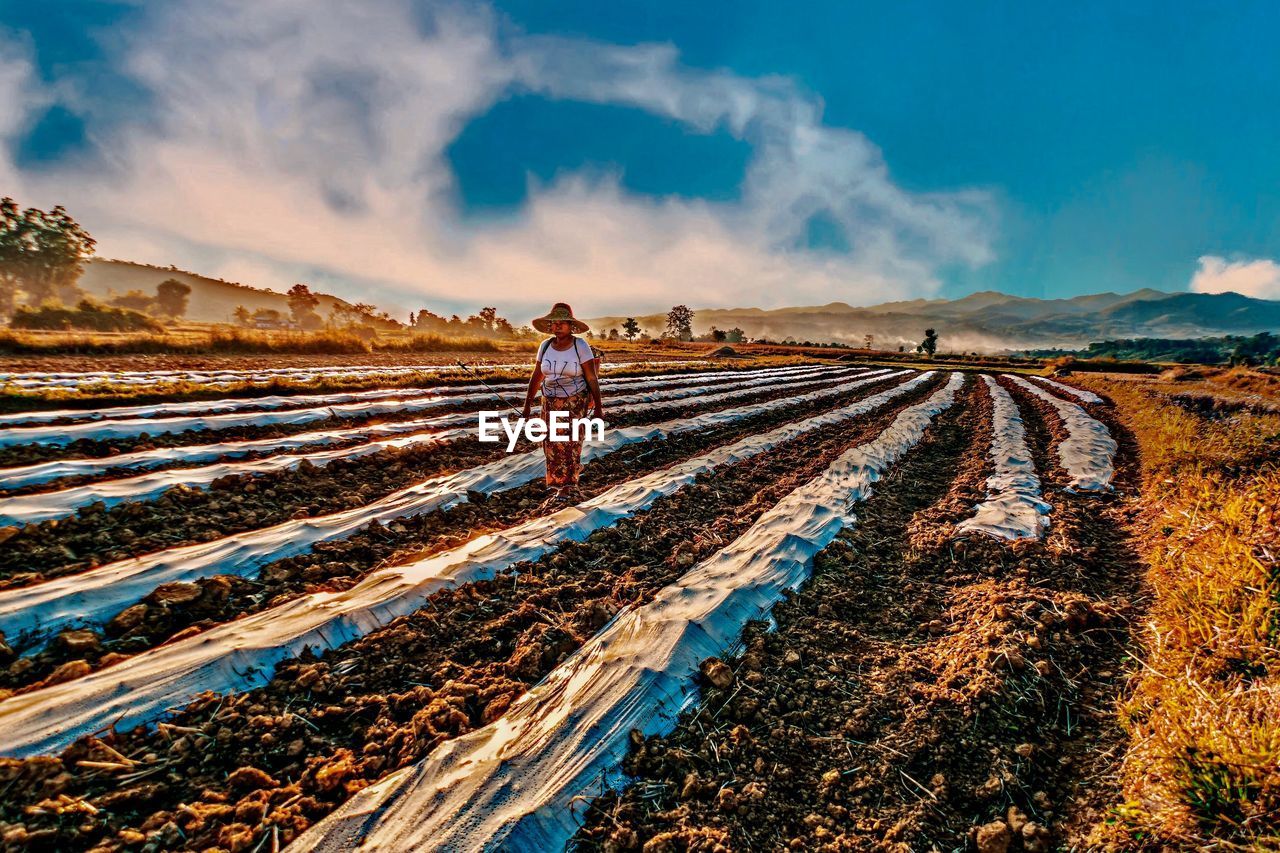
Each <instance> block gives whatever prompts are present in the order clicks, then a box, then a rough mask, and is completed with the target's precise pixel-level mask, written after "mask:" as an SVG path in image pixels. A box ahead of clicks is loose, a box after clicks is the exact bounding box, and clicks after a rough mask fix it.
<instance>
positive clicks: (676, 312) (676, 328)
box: [667, 305, 693, 341]
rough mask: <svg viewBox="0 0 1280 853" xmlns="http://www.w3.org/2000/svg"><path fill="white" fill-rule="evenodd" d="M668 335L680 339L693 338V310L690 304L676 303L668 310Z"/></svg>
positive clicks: (688, 339) (689, 339)
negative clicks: (690, 308)
mask: <svg viewBox="0 0 1280 853" xmlns="http://www.w3.org/2000/svg"><path fill="white" fill-rule="evenodd" d="M667 336H668V337H671V338H675V339H676V340H678V341H691V340H693V312H692V311H690V310H689V306H688V305H676V306H675V307H673V308H672V309H671V310H670V311H668V312H667Z"/></svg>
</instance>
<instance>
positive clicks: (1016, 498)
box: [956, 376, 1053, 539]
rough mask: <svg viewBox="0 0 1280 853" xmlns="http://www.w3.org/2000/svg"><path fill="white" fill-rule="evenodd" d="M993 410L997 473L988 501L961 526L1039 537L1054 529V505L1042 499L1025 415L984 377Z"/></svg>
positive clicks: (1009, 535) (962, 528) (1006, 536)
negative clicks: (1052, 512) (1029, 445)
mask: <svg viewBox="0 0 1280 853" xmlns="http://www.w3.org/2000/svg"><path fill="white" fill-rule="evenodd" d="M982 381H983V382H985V383H986V386H987V392H988V393H989V394H990V395H991V404H992V407H993V409H994V411H993V413H992V422H991V430H992V434H991V461H992V463H993V464H994V466H995V473H993V474H992V475H991V476H990V477H988V478H987V499H986V500H985V501H983V502H982V503H980V504H978V506H977V508H976V511H975V512H974V514H973V516H972V517H971V518H967V519H965V520H964V521H962V522H960V524H958V525H956V529H957V530H958V531H959V532H961V533H970V532H975V533H985V534H987V535H988V536H995V537H997V538H999V539H1039V538H1040V537H1041V536H1043V535H1044V531H1045V530H1046V529H1047V528H1048V527H1049V516H1048V513H1049V512H1050V511H1051V510H1052V509H1053V507H1051V506H1050V505H1049V504H1047V503H1045V502H1044V501H1043V500H1041V499H1040V478H1039V477H1038V476H1037V475H1036V464H1035V460H1034V459H1032V458H1031V451H1030V450H1029V449H1028V448H1027V431H1026V429H1025V428H1024V427H1023V425H1022V414H1021V412H1019V411H1018V404H1017V403H1015V402H1014V401H1013V398H1012V397H1010V396H1009V392H1008V391H1006V390H1004V388H1002V387H1000V385H999V384H998V383H997V382H996V381H995V380H994V379H992V378H991V377H990V376H983V377H982Z"/></svg>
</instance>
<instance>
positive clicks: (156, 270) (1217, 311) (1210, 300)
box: [80, 258, 1280, 352]
mask: <svg viewBox="0 0 1280 853" xmlns="http://www.w3.org/2000/svg"><path fill="white" fill-rule="evenodd" d="M169 278H174V279H177V280H178V281H181V282H184V283H185V284H188V285H190V287H191V295H190V297H189V298H188V307H187V315H186V316H187V319H189V320H195V321H198V322H205V323H228V322H231V321H232V312H234V311H235V309H236V306H238V305H243V306H245V307H246V308H248V309H249V310H250V311H256V310H258V309H260V308H274V309H275V310H277V311H280V312H281V313H282V314H288V312H289V304H288V302H287V300H286V299H285V295H284V294H283V293H277V292H276V291H273V290H265V289H262V288H256V287H250V286H248V285H244V284H238V283H235V282H228V281H223V280H221V279H215V278H209V277H208V276H202V275H198V274H196V273H192V272H186V271H184V270H179V269H176V268H174V267H156V266H149V265H146V264H137V263H131V262H129V261H116V260H105V259H98V258H95V259H93V260H91V261H89V262H87V263H86V265H85V271H84V275H83V276H81V278H80V287H81V288H82V289H83V290H85V291H86V292H87V293H89V294H90V295H92V296H94V297H96V298H98V299H107V298H109V297H110V296H111V295H113V294H116V295H118V294H124V293H126V292H128V291H130V290H141V291H143V292H144V293H148V294H152V293H155V288H156V285H158V284H159V283H160V282H162V281H164V280H165V279H169ZM316 296H317V297H319V299H320V305H319V307H318V309H317V310H318V312H319V314H320V315H321V316H322V317H327V316H328V314H329V312H330V310H331V309H332V308H333V306H334V305H342V306H346V305H348V304H349V303H347V302H346V301H345V300H343V299H340V298H339V297H336V296H333V295H331V294H327V293H319V292H317V293H316ZM635 318H636V321H637V322H638V323H639V324H640V327H641V329H643V330H644V332H645V334H647V335H652V336H657V335H659V334H661V332H662V331H663V330H664V329H665V328H666V323H667V318H666V314H646V315H635ZM513 319H514V318H513ZM625 319H626V318H625V317H621V316H613V317H596V318H594V319H588V320H587V322H588V323H589V324H590V325H591V328H592V329H594V330H595V332H596V333H597V334H601V333H607V332H608V330H609V329H611V328H619V329H620V328H621V327H622V322H623V320H625ZM515 322H516V325H520V322H519V321H518V320H515ZM713 326H714V327H716V328H719V329H724V330H729V329H733V328H735V327H736V328H740V329H742V330H743V332H745V333H746V336H747V337H748V338H767V339H768V340H772V341H785V340H787V339H788V338H790V339H793V340H796V341H814V342H840V343H847V344H852V345H854V346H862V345H863V344H864V342H865V337H866V336H867V335H871V336H872V346H873V347H874V348H876V349H890V350H892V349H897V348H898V347H900V346H901V347H906V348H908V349H910V348H914V347H915V345H916V344H917V343H919V341H920V340H921V339H922V338H923V337H924V330H925V329H926V328H930V327H932V328H934V329H937V331H938V334H939V347H940V349H941V350H942V351H944V352H946V351H951V352H955V351H977V352H998V351H1002V350H1023V349H1048V348H1052V347H1060V348H1063V349H1081V348H1083V347H1086V346H1088V345H1089V344H1090V343H1091V342H1094V341H1104V340H1115V339H1119V338H1143V337H1146V338H1199V337H1208V336H1220V335H1251V334H1256V333H1257V332H1265V331H1273V332H1274V331H1280V301H1274V300H1267V299H1255V298H1253V297H1249V296H1242V295H1240V294H1238V293H1166V292H1162V291H1159V290H1151V289H1144V290H1138V291H1135V292H1133V293H1123V294H1121V293H1095V294H1089V295H1087V296H1075V297H1072V298H1070V299H1035V298H1030V297H1025V296H1010V295H1008V294H1005V293H997V292H995V291H990V290H986V291H980V292H978V293H972V294H970V295H968V296H965V297H963V298H961V299H911V300H906V301H900V302H885V303H883V304H881V305H871V306H867V307H854V306H852V305H849V304H847V303H844V302H830V303H828V304H826V305H816V306H808V307H795V308H774V309H763V308H700V309H695V312H694V323H693V328H694V333H695V334H699V335H701V334H705V333H706V332H708V331H709V330H710V329H711V328H712V327H713Z"/></svg>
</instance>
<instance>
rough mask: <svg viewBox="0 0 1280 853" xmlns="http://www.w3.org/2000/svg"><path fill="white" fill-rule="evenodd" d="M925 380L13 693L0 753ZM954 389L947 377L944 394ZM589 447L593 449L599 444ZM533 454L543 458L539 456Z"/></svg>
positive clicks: (67, 733) (253, 655)
mask: <svg viewBox="0 0 1280 853" xmlns="http://www.w3.org/2000/svg"><path fill="white" fill-rule="evenodd" d="M909 372H911V371H902V373H909ZM930 375H931V374H923V375H919V376H917V377H915V378H913V379H911V380H909V381H907V382H905V383H902V384H901V385H898V386H896V387H893V388H890V389H887V390H885V391H883V392H880V393H878V394H874V395H872V396H869V397H867V398H865V399H863V400H859V401H857V402H854V403H852V404H850V405H847V406H843V407H841V408H839V409H836V410H833V411H831V412H826V413H823V414H820V415H815V416H813V417H810V418H806V419H804V420H801V421H797V422H793V423H790V424H787V425H785V426H782V427H779V428H777V429H774V430H771V431H769V432H766V433H762V434H758V435H752V436H748V437H747V438H744V439H741V440H739V441H736V442H733V443H731V444H728V445H722V446H720V447H717V448H715V449H714V450H711V451H709V452H707V453H704V454H701V455H699V456H696V457H693V458H691V459H688V460H686V461H684V462H681V463H678V464H676V465H673V466H671V467H669V468H664V469H661V470H658V471H654V472H652V473H650V474H646V475H644V476H642V477H638V478H636V479H634V480H629V481H627V482H625V483H622V484H620V485H617V486H615V487H613V488H612V489H609V490H608V491H606V492H604V493H603V494H601V495H599V496H597V497H595V498H593V499H592V500H589V501H586V502H584V503H582V504H580V505H578V506H576V507H570V508H567V509H564V510H561V511H560V512H558V513H555V514H554V515H551V516H547V517H543V518H538V519H534V520H532V521H529V522H526V523H524V524H521V525H517V526H515V527H512V528H508V529H507V530H504V531H500V532H497V533H493V534H489V535H486V536H482V537H479V538H477V539H474V540H472V541H471V542H468V543H466V544H465V545H463V546H461V547H459V548H455V549H452V550H450V551H445V552H442V553H439V554H435V555H432V556H430V557H427V558H425V559H423V560H419V561H416V562H413V563H408V564H404V565H399V566H390V567H387V568H384V569H380V570H378V571H376V572H373V573H372V574H370V575H369V576H368V577H366V578H365V579H364V580H362V581H361V582H360V583H358V584H357V585H356V586H354V587H352V588H351V589H349V590H346V591H344V592H338V593H321V594H314V595H309V596H305V597H302V598H300V599H296V600H294V601H292V602H288V603H286V604H283V605H280V606H278V607H274V608H271V609H270V610H267V611H264V612H262V613H257V614H253V615H250V616H247V617H245V618H243V619H240V620H237V621H235V622H229V623H226V624H223V625H219V626H217V627H215V628H211V629H209V630H208V631H205V632H204V633H202V634H199V635H197V636H194V637H191V638H189V639H186V640H182V641H179V642H176V643H170V644H168V645H165V646H160V647H158V648H155V649H151V650H149V651H146V652H143V653H141V654H139V655H137V656H135V657H133V658H130V659H129V660H126V661H122V662H121V663H119V664H117V665H115V666H113V667H109V668H108V669H104V670H101V671H99V672H95V673H91V674H90V675H87V676H85V677H84V678H81V679H77V680H75V681H71V682H67V683H65V684H59V685H55V686H52V687H47V688H43V689H41V690H36V691H32V692H30V693H25V694H19V695H17V696H14V697H12V698H10V699H8V700H5V701H3V702H0V753H3V754H6V755H18V756H25V755H35V754H39V753H44V752H51V751H55V750H57V749H60V748H62V747H64V746H66V745H68V744H70V743H71V742H73V741H74V740H75V739H76V738H78V737H80V736H82V735H84V734H86V733H88V732H91V731H94V730H97V729H99V728H101V727H102V726H103V725H106V724H110V723H112V722H115V723H116V725H117V726H118V727H120V728H128V727H131V726H133V725H136V724H139V723H143V722H148V721H151V720H154V719H156V718H158V717H160V716H162V715H163V714H164V712H165V710H166V709H168V708H170V707H173V706H174V705H175V704H181V703H182V702H184V701H186V700H187V699H190V698H191V697H194V696H195V695H197V694H199V693H201V692H204V691H208V690H212V691H215V692H227V691H231V690H244V689H248V688H250V687H253V686H255V685H257V684H262V683H264V682H265V681H266V680H267V679H268V678H269V677H270V673H271V672H272V671H273V669H274V667H275V666H276V664H278V663H279V662H280V661H282V660H284V659H286V658H288V657H291V656H294V655H297V654H299V653H301V651H302V650H303V649H304V648H305V647H311V648H333V647H336V646H339V645H341V644H343V643H346V642H349V641H351V640H353V639H355V638H357V637H360V636H363V635H364V634H366V633H368V632H370V631H373V630H376V629H377V628H379V627H381V626H383V625H386V624H387V623H388V622H390V621H391V620H392V619H394V618H396V617H397V616H400V615H403V614H406V613H410V612H413V611H414V610H416V609H417V608H418V607H419V606H420V605H421V602H422V601H423V599H424V598H426V597H427V596H429V595H431V594H432V593H433V592H435V591H436V590H438V589H440V588H441V587H443V586H445V585H448V584H458V583H466V582H468V581H474V580H479V579H482V578H488V577H492V576H493V575H494V574H495V573H497V572H499V571H501V570H503V569H505V568H507V567H509V566H511V565H513V564H515V563H518V562H520V561H524V560H533V559H536V558H538V557H539V556H541V555H542V554H545V553H547V552H549V551H550V550H552V549H554V548H555V547H556V546H557V545H558V544H559V543H561V542H564V541H568V540H578V541H581V540H583V539H585V538H586V537H587V536H589V535H590V534H591V533H592V532H594V531H596V530H600V529H602V528H604V527H608V526H610V525H612V524H614V523H616V522H617V521H618V520H619V519H620V518H623V517H626V516H629V515H632V514H634V513H636V512H639V511H641V510H643V509H645V508H646V507H648V506H650V505H652V504H653V502H654V501H656V500H657V499H658V498H660V497H662V496H664V495H668V494H671V493H673V492H675V491H676V490H678V489H679V488H681V487H683V486H685V485H688V484H689V483H691V482H693V480H694V478H695V477H697V475H698V474H700V473H704V472H706V471H711V470H714V469H715V468H717V467H719V466H721V465H727V464H731V463H734V462H740V461H742V460H744V459H748V458H751V457H753V456H756V455H758V454H760V453H763V452H765V451H767V450H768V449H770V448H772V447H776V446H777V445H779V444H781V443H782V442H785V441H790V440H792V439H794V438H797V437H799V436H800V435H803V434H804V433H806V432H810V431H812V430H815V429H819V428H821V427H823V426H826V425H830V424H835V423H839V422H841V421H844V420H848V419H849V418H853V417H856V416H858V415H861V414H865V413H867V412H870V411H874V410H875V409H877V408H879V407H881V406H883V405H885V404H886V403H888V402H889V401H891V400H892V399H894V398H896V397H899V396H901V395H903V394H905V393H907V392H908V391H909V390H911V389H912V388H915V387H918V386H919V385H920V384H921V383H922V382H925V381H927V379H928V378H929V376H930ZM863 381H864V382H865V381H867V380H863ZM955 384H956V383H955V380H954V379H953V381H952V383H950V385H949V386H948V387H953V386H954V385H955ZM830 393H832V391H831V390H830V389H824V390H822V391H816V392H813V393H812V394H809V395H805V396H806V397H809V398H811V399H816V398H818V397H819V396H821V395H826V394H830ZM953 393H954V392H953ZM801 399H803V398H792V399H791V400H785V401H780V403H779V402H772V403H764V404H758V405H756V406H753V407H749V408H748V409H747V410H745V412H744V411H742V410H740V411H739V412H738V413H737V414H734V413H733V410H730V411H728V412H711V413H708V414H706V415H700V416H699V417H698V418H692V419H687V420H680V421H673V422H670V423H668V424H657V425H655V426H654V427H644V428H634V429H635V432H634V433H633V434H632V435H633V436H645V435H651V436H660V435H663V434H671V433H673V432H676V431H685V430H688V429H696V428H704V427H707V426H712V425H715V424H718V423H727V422H729V421H731V420H732V419H735V418H740V417H745V416H746V415H747V414H754V413H756V412H758V411H761V410H763V409H765V408H771V407H774V406H777V405H780V404H781V405H790V404H794V403H796V402H798V401H799V400H801ZM621 432H622V431H621V430H620V431H618V432H615V433H614V435H618V434H620V433H621ZM637 440H638V439H637ZM596 449H597V450H601V448H600V447H599V446H597V447H596ZM597 455H601V454H600V453H597ZM537 456H538V457H539V458H540V457H541V454H540V453H539V454H537Z"/></svg>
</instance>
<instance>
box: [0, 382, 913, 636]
mask: <svg viewBox="0 0 1280 853" xmlns="http://www.w3.org/2000/svg"><path fill="white" fill-rule="evenodd" d="M910 372H912V371H900V372H899V373H897V374H889V376H897V375H904V374H907V373H910ZM885 378H888V377H886V376H873V377H863V378H861V379H854V380H851V381H849V382H844V383H841V384H839V385H835V386H831V387H823V388H819V389H818V390H816V391H811V392H809V393H807V394H803V395H799V396H796V397H787V398H784V399H780V400H770V401H767V402H763V403H753V404H750V405H746V406H738V407H735V408H731V409H723V410H720V411H716V412H707V413H705V414H701V415H697V416H695V417H689V418H678V419H675V420H670V421H664V422H660V423H656V424H647V425H643V426H635V427H626V428H623V429H616V430H611V431H606V433H605V436H604V439H603V440H602V441H593V442H588V443H586V444H585V445H584V446H583V456H582V459H583V462H584V464H585V463H587V462H590V461H591V460H593V459H598V458H600V457H602V456H605V455H607V454H609V453H612V452H613V451H615V450H618V449H619V448H621V447H625V446H627V445H630V444H635V443H636V442H640V441H647V440H651V439H657V438H662V437H663V436H667V435H673V434H677V433H682V432H689V431H695V430H700V429H708V428H712V427H715V426H719V425H723V424H730V423H733V422H735V421H738V420H741V419H743V418H747V417H751V416H752V415H757V414H760V413H761V412H766V411H770V410H773V409H779V408H784V407H786V406H792V405H795V404H797V403H801V402H806V401H809V400H819V399H823V398H826V397H830V396H835V395H838V394H842V393H845V392H848V391H850V390H852V389H854V388H858V387H860V386H863V385H867V384H870V383H874V382H880V381H882V380H884V379H885ZM544 473H545V463H544V460H543V455H542V451H541V450H534V451H530V452H527V453H517V454H512V455H510V456H504V457H503V458H501V459H498V460H496V461H494V462H490V463H488V464H485V465H480V466H477V467H475V468H468V469H467V470H465V471H460V472H458V473H455V474H448V475H445V476H441V477H433V478H432V479H430V480H426V481H424V482H422V483H419V484H417V485H415V486H411V487H409V488H407V489H401V490H400V491H398V492H393V493H392V494H390V495H387V496H386V497H383V498H381V499H379V500H377V501H374V502H373V503H371V504H367V505H365V506H360V507H355V508H353V509H349V510H344V511H342V512H337V513H331V514H329V515H322V516H316V517H314V518H303V519H297V520H294V521H286V522H284V523H282V524H277V525H274V526H272V527H266V528H262V529H260V530H253V531H248V532H245V533H238V534H235V535H233V536H228V537H225V538H223V539H216V540H214V541H212V542H202V543H198V544H195V545H187V546H184V547H181V548H171V549H169V550H166V551H160V552H157V553H154V554H147V555H145V556H142V557H135V558H132V559H128V560H121V561H119V562H115V563H110V564H108V565H105V566H99V567H98V568H95V569H90V570H89V571H86V572H81V573H79V574H76V575H69V576H67V577H61V578H55V579H53V580H49V581H45V582H43V583H40V584H37V585H35V586H31V587H23V588H19V589H10V590H2V591H0V632H3V633H4V635H5V637H6V638H7V640H8V643H9V644H10V645H11V646H13V647H14V648H24V647H27V648H29V647H31V646H32V645H33V644H34V643H36V642H37V641H39V640H41V639H43V638H45V637H49V636H52V635H53V634H56V633H58V632H59V631H62V630H64V629H66V628H70V627H74V626H76V625H80V624H100V623H103V622H105V621H107V620H108V619H110V618H111V617H112V616H114V615H115V614H117V613H119V612H120V611H121V610H123V609H124V608H125V607H127V606H129V605H130V604H133V603H135V602H137V601H138V600H139V599H141V598H142V597H143V596H145V595H147V594H148V593H149V592H151V590H153V589H155V587H156V586H158V585H160V584H162V583H169V582H172V581H191V580H195V579H196V578H201V577H209V576H211V575H216V574H233V575H239V576H247V575H251V574H253V573H254V572H256V571H257V570H258V569H260V568H262V567H263V566H265V565H266V564H268V563H271V562H274V561H275V560H280V559H283V558H285V557H292V556H296V555H298V554H305V553H308V552H309V551H310V550H311V549H312V548H313V547H314V546H315V545H316V544H317V543H320V542H328V541H331V540H334V539H343V538H346V537H347V536H350V535H351V534H353V533H355V532H356V531H357V530H359V529H361V528H363V527H365V526H366V525H368V524H370V523H372V522H374V521H377V522H379V523H381V524H389V523H391V522H392V521H395V520H396V519H401V518H411V517H414V516H417V515H422V514H424V513H428V512H432V511H437V510H444V509H447V508H449V507H451V506H455V505H457V504H460V503H464V502H465V501H466V500H467V499H468V498H467V493H468V492H473V491H474V492H480V493H482V494H495V493H498V492H504V491H507V490H509V489H514V488H516V487H518V486H522V485H524V484H525V483H528V482H531V481H533V480H535V479H537V478H539V477H541V476H543V474H544Z"/></svg>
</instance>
